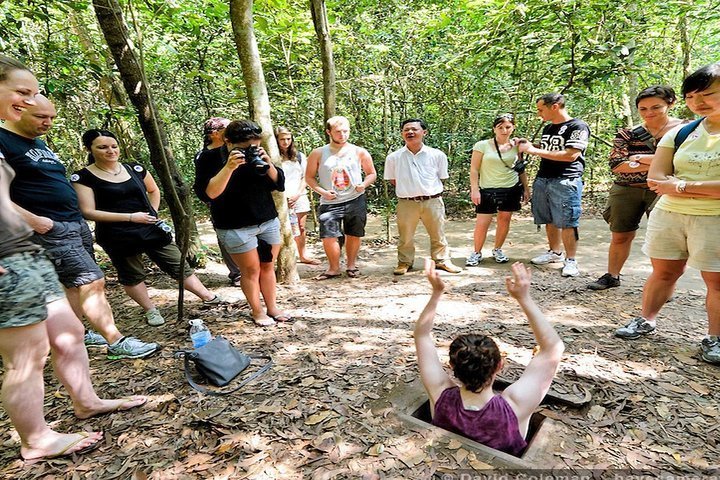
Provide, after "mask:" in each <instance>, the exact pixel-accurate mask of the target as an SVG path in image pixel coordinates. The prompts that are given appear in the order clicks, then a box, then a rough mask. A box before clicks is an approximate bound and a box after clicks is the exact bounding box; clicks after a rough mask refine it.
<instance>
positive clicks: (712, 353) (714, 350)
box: [700, 335, 720, 365]
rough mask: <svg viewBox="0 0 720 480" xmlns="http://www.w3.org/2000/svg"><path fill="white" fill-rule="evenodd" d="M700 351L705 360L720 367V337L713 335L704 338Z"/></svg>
mask: <svg viewBox="0 0 720 480" xmlns="http://www.w3.org/2000/svg"><path fill="white" fill-rule="evenodd" d="M700 350H701V356H702V359H703V360H705V361H706V362H708V363H714V364H716V365H720V336H717V335H711V336H708V337H705V338H703V341H702V342H701V343H700Z"/></svg>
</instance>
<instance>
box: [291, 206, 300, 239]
mask: <svg viewBox="0 0 720 480" xmlns="http://www.w3.org/2000/svg"><path fill="white" fill-rule="evenodd" d="M289 215H290V231H292V234H293V237H299V236H300V225H298V217H297V213H295V209H294V208H293V209H292V210H290V213H289Z"/></svg>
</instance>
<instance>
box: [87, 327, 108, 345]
mask: <svg viewBox="0 0 720 480" xmlns="http://www.w3.org/2000/svg"><path fill="white" fill-rule="evenodd" d="M107 345H108V342H107V340H105V337H103V336H102V335H100V334H99V333H97V332H95V331H93V330H88V331H87V332H85V346H86V347H87V348H102V347H107Z"/></svg>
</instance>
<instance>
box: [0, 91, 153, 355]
mask: <svg viewBox="0 0 720 480" xmlns="http://www.w3.org/2000/svg"><path fill="white" fill-rule="evenodd" d="M35 100H36V104H35V105H34V106H31V107H28V108H27V110H25V112H23V114H22V117H21V119H20V120H18V121H9V120H8V121H6V122H5V124H4V125H3V127H2V128H1V129H0V150H1V151H2V153H3V154H4V155H5V157H6V159H7V162H8V163H9V164H10V165H11V166H12V167H13V169H14V170H15V173H16V177H15V179H14V180H13V182H12V184H11V186H10V194H11V198H12V200H13V202H14V205H15V207H16V209H17V210H18V212H20V215H21V216H22V217H23V218H24V219H25V221H26V222H27V223H28V224H29V225H30V227H32V229H33V230H34V231H35V234H34V235H33V236H32V240H33V241H34V242H35V243H37V244H39V245H41V246H42V247H43V248H44V249H45V252H46V254H47V255H48V257H49V258H50V260H51V261H52V262H53V264H54V266H55V271H56V272H57V274H58V277H59V278H60V281H61V282H62V284H63V286H64V288H65V292H66V294H67V298H68V300H69V301H70V305H71V306H72V309H73V311H74V312H75V314H76V315H77V316H78V318H82V317H83V315H84V316H85V318H87V320H88V322H89V323H90V325H92V327H93V328H94V329H95V330H97V331H98V332H99V333H100V335H98V334H97V333H95V332H93V331H92V330H91V331H88V332H87V334H86V335H85V344H86V345H87V346H88V347H104V346H107V348H108V356H109V357H111V358H113V359H114V358H142V357H145V356H148V355H150V354H152V353H153V352H155V351H156V350H157V349H158V348H159V345H158V344H157V343H145V342H141V341H140V340H138V339H136V338H134V337H125V336H124V335H122V334H121V333H120V331H119V330H118V328H117V326H116V325H115V320H114V318H113V313H112V310H111V308H110V304H109V303H108V301H107V298H106V296H105V278H104V274H103V272H102V270H100V267H98V265H97V263H95V256H94V251H93V239H92V234H91V233H90V229H89V228H88V225H87V223H86V222H85V220H84V219H83V216H82V213H81V212H80V207H79V205H78V198H77V194H76V193H75V190H74V189H73V187H72V185H70V182H69V181H68V180H67V178H66V177H65V166H64V165H63V164H62V162H61V161H60V159H59V158H58V157H57V155H55V153H54V152H52V151H51V150H50V149H49V148H48V147H47V145H46V144H45V142H43V141H42V140H40V138H39V137H41V136H42V135H45V134H46V133H47V132H48V130H49V129H50V127H51V126H52V123H53V121H54V120H55V117H56V116H57V112H56V111H55V107H54V106H53V104H52V103H51V102H50V100H48V99H47V98H45V97H43V96H42V95H38V96H37V97H35Z"/></svg>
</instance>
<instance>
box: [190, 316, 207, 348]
mask: <svg viewBox="0 0 720 480" xmlns="http://www.w3.org/2000/svg"><path fill="white" fill-rule="evenodd" d="M189 323H190V340H192V343H193V348H195V349H198V348H200V347H202V346H203V345H205V344H206V343H208V342H209V341H210V340H211V339H212V335H210V330H208V328H207V327H206V326H205V324H204V323H203V321H202V320H200V319H199V318H194V319H192V320H190V322H189Z"/></svg>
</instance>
